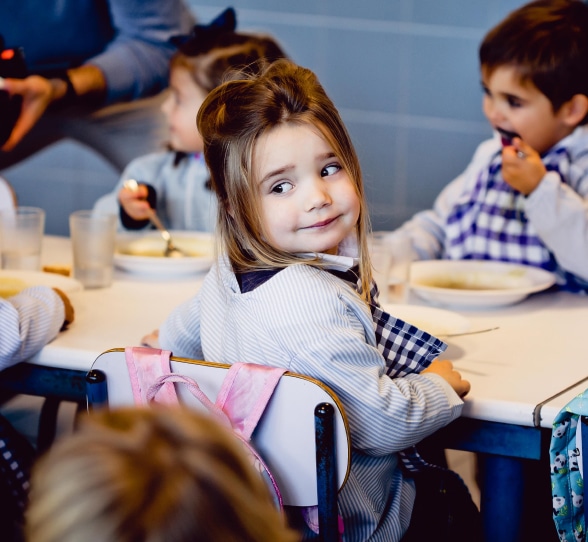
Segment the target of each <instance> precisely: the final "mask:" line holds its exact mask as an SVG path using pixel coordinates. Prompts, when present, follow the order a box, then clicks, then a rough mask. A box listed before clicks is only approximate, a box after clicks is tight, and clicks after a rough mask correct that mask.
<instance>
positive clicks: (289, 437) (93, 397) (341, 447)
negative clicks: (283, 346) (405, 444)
mask: <svg viewBox="0 0 588 542" xmlns="http://www.w3.org/2000/svg"><path fill="white" fill-rule="evenodd" d="M170 365H171V371H172V372H173V373H178V374H181V375H183V376H187V377H190V378H192V379H193V380H195V381H196V382H197V383H198V385H199V387H200V389H201V390H202V391H203V392H204V393H205V394H206V395H207V396H208V398H209V399H210V400H211V401H213V402H214V401H215V400H216V397H217V394H218V391H219V389H220V387H221V385H222V382H223V380H224V378H225V376H226V374H227V372H228V370H229V368H230V365H226V364H221V363H212V362H206V361H198V360H191V359H186V358H178V357H175V356H172V357H171V359H170ZM88 375H89V381H91V382H93V384H89V387H88V406H89V407H90V408H91V407H92V406H96V405H99V404H101V403H105V404H107V405H108V406H109V407H118V406H129V405H132V404H134V399H133V392H132V388H131V380H130V377H129V373H128V371H127V365H126V362H125V351H124V349H113V350H109V351H107V352H104V353H103V354H101V355H100V356H98V358H97V359H96V361H95V362H94V364H93V365H92V369H91V371H90V372H89V373H88ZM102 375H103V376H104V381H102ZM104 385H105V387H104ZM176 391H177V394H178V397H179V400H180V402H181V403H182V404H185V405H186V406H188V407H191V408H195V409H198V410H205V407H204V406H203V405H202V404H201V403H200V401H199V400H198V399H196V398H195V397H194V396H193V395H192V394H191V393H190V392H189V391H188V390H187V388H185V387H183V386H178V385H177V384H176ZM323 403H329V404H331V405H333V407H334V411H335V416H334V430H335V458H336V473H337V476H336V478H337V483H338V488H339V489H340V488H341V487H342V486H343V484H344V483H345V481H346V480H347V476H348V473H349V465H350V449H351V448H350V441H349V430H348V425H347V419H346V417H345V413H344V410H343V406H342V405H341V403H340V401H339V399H338V398H337V397H336V395H335V394H334V393H333V391H332V390H330V389H329V388H328V387H327V386H325V385H323V384H322V383H320V382H319V381H317V380H314V379H312V378H310V377H307V376H304V375H299V374H295V373H290V372H286V373H285V374H284V376H283V377H282V378H281V379H280V382H279V383H278V385H277V387H276V389H275V391H274V393H273V395H272V398H271V400H270V402H269V403H268V406H267V408H266V410H265V412H264V414H263V416H262V417H261V419H260V421H259V423H258V425H257V428H256V430H255V432H254V433H253V437H252V441H251V442H252V444H253V446H254V447H255V448H256V449H257V451H258V452H259V453H260V455H261V456H262V457H263V458H264V460H265V462H266V463H267V465H268V467H269V469H270V471H271V472H272V474H273V476H274V477H275V478H276V481H277V484H278V486H279V487H280V490H281V492H282V498H283V501H284V504H285V505H290V506H304V507H306V506H315V505H317V504H318V502H319V499H318V493H317V471H316V464H317V458H316V452H315V438H316V433H315V414H314V413H315V407H316V406H317V405H320V404H323Z"/></svg>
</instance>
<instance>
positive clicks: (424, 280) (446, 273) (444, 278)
mask: <svg viewBox="0 0 588 542" xmlns="http://www.w3.org/2000/svg"><path fill="white" fill-rule="evenodd" d="M554 283H555V276H554V275H553V274H551V273H549V272H547V271H544V270H543V269H539V268H537V267H530V266H527V265H519V264H513V263H504V262H494V261H486V260H484V261H481V260H427V261H421V262H414V263H413V264H412V265H411V266H410V288H411V290H412V291H413V292H415V293H416V294H417V295H418V296H419V297H421V298H422V299H425V300H427V301H430V302H432V303H434V304H437V305H445V306H458V307H471V308H474V307H476V308H484V307H499V306H503V305H511V304H513V303H517V302H519V301H521V300H522V299H524V298H525V297H527V296H528V295H529V294H532V293H534V292H540V291H541V290H545V289H547V288H549V287H550V286H552V285H553V284H554Z"/></svg>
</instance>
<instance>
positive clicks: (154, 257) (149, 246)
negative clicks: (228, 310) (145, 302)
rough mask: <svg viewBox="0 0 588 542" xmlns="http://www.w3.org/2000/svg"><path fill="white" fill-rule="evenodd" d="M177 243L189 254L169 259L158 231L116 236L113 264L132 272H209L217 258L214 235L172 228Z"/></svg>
mask: <svg viewBox="0 0 588 542" xmlns="http://www.w3.org/2000/svg"><path fill="white" fill-rule="evenodd" d="M170 233H171V236H172V239H173V241H174V244H175V245H176V246H177V247H178V248H180V249H182V250H184V251H186V252H187V253H188V254H189V256H186V257H182V258H166V257H165V256H164V255H163V253H164V250H165V246H166V243H165V241H164V239H163V237H161V234H160V233H159V232H158V231H153V230H151V231H148V232H141V233H134V232H133V233H131V232H129V233H126V232H125V233H121V234H119V235H118V236H117V241H116V251H115V253H114V265H115V266H116V267H118V268H119V269H123V270H124V271H128V272H130V273H137V274H142V275H157V276H176V275H189V274H193V273H199V272H203V271H207V270H208V269H210V267H211V266H212V263H213V261H214V237H213V236H212V235H211V234H209V233H202V232H195V231H171V232H170Z"/></svg>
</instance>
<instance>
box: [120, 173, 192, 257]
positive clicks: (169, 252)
mask: <svg viewBox="0 0 588 542" xmlns="http://www.w3.org/2000/svg"><path fill="white" fill-rule="evenodd" d="M123 186H124V187H125V188H126V189H127V190H130V191H131V192H136V191H137V190H138V189H139V183H138V182H137V181H136V180H135V179H127V180H126V181H125V182H124V183H123ZM148 213H149V220H150V221H151V222H152V224H154V225H155V227H156V228H157V229H158V230H159V232H160V233H161V236H162V237H163V239H164V241H165V242H166V246H165V251H164V253H163V255H164V256H165V257H166V258H182V257H184V256H187V254H186V253H185V252H184V251H182V250H181V249H179V248H178V247H176V245H175V244H174V243H173V241H172V238H171V235H170V233H169V231H167V229H166V228H165V226H164V225H163V224H162V222H161V220H159V217H158V216H157V213H156V212H155V211H154V210H153V209H151V208H149V211H148Z"/></svg>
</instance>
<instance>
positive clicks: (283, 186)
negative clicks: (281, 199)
mask: <svg viewBox="0 0 588 542" xmlns="http://www.w3.org/2000/svg"><path fill="white" fill-rule="evenodd" d="M292 188H294V187H293V186H292V183H289V182H287V181H283V182H281V183H278V184H276V185H275V186H273V187H272V192H273V193H274V194H285V193H286V192H290V190H292Z"/></svg>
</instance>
